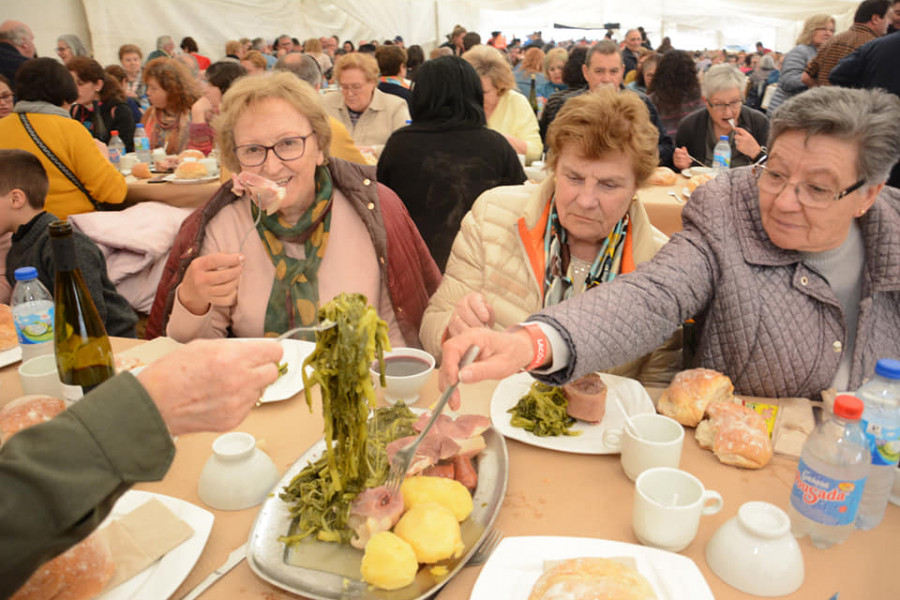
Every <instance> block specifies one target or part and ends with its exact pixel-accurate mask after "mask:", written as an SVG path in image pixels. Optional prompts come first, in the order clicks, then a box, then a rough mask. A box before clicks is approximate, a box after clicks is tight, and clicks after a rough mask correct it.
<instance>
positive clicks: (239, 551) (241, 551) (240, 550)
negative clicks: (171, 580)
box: [181, 544, 247, 600]
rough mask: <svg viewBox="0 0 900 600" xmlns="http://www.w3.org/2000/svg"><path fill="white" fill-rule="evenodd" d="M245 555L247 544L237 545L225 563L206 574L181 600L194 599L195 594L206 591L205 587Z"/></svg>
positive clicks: (234, 565) (215, 580)
mask: <svg viewBox="0 0 900 600" xmlns="http://www.w3.org/2000/svg"><path fill="white" fill-rule="evenodd" d="M246 557H247V544H244V545H243V546H239V547H237V548H235V549H234V550H232V551H231V554H229V555H228V558H227V559H226V560H225V563H224V564H222V566H220V567H219V568H218V569H216V570H215V571H213V572H212V573H210V574H209V575H207V576H206V579H204V580H203V581H201V582H200V583H198V584H197V586H196V587H194V589H192V590H191V591H190V592H188V593H187V594H186V595H185V596H183V597H182V598H181V600H194V598H196V597H197V596H199V595H200V594H202V593H203V592H205V591H206V588H208V587H209V586H211V585H212V584H214V583H215V582H217V581H218V580H219V579H220V578H221V577H222V575H224V574H225V573H227V572H228V571H230V570H232V569H233V568H235V567H236V566H237V565H238V563H239V562H241V561H242V560H244V559H245V558H246Z"/></svg>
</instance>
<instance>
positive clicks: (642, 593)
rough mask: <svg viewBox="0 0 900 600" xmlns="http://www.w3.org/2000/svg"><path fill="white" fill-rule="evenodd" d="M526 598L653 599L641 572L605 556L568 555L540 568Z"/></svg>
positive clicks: (567, 599) (648, 584)
mask: <svg viewBox="0 0 900 600" xmlns="http://www.w3.org/2000/svg"><path fill="white" fill-rule="evenodd" d="M528 600H656V593H655V592H654V591H653V586H651V585H650V582H648V581H647V580H646V579H645V578H644V576H643V575H641V574H640V573H638V571H637V570H636V569H632V568H631V567H628V566H626V565H624V564H622V563H620V562H618V561H615V560H612V559H609V558H572V559H569V560H564V561H562V562H559V563H557V564H555V565H554V566H552V567H550V568H549V569H547V570H545V571H544V574H543V575H541V577H540V579H538V580H537V582H535V584H534V587H532V588H531V595H530V596H528Z"/></svg>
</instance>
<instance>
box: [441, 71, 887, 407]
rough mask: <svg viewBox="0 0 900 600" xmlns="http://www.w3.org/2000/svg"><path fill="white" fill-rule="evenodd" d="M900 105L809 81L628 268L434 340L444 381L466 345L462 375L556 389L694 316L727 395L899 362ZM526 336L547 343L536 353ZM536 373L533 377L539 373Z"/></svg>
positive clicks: (791, 393)
mask: <svg viewBox="0 0 900 600" xmlns="http://www.w3.org/2000/svg"><path fill="white" fill-rule="evenodd" d="M898 139H900V99H898V98H897V97H896V96H893V95H891V94H888V93H886V92H883V91H879V90H849V89H844V88H839V87H821V88H815V89H813V90H810V91H808V92H804V93H803V94H799V95H797V96H795V97H793V98H791V99H790V100H788V101H787V102H785V103H784V104H783V105H781V106H780V107H779V108H778V110H777V111H776V112H775V114H774V115H773V117H772V130H771V134H770V137H769V147H770V152H769V155H768V159H767V160H766V162H765V164H761V165H757V166H755V167H746V168H739V169H733V170H731V171H729V172H727V173H724V174H721V175H719V176H718V177H716V178H715V179H714V180H712V181H711V182H709V183H707V184H706V185H705V186H702V187H700V188H698V189H697V191H696V192H695V193H694V195H693V196H692V198H691V201H690V202H689V203H688V204H687V205H686V206H685V209H684V213H683V219H684V229H683V231H681V232H680V233H677V234H675V235H674V236H673V237H672V239H671V240H670V241H669V243H668V244H667V245H665V246H664V247H663V248H662V249H661V250H660V251H659V252H658V253H657V254H656V256H655V257H654V258H653V259H651V260H650V261H649V262H648V263H646V264H645V265H642V266H640V267H638V269H637V270H636V271H635V272H634V273H630V274H627V275H623V276H621V277H618V278H616V279H615V280H614V281H612V282H609V283H607V284H604V285H601V286H598V287H597V288H595V289H593V290H591V291H589V292H587V293H585V294H581V295H580V296H577V297H575V298H573V299H572V300H570V301H568V302H564V303H562V304H558V305H556V306H552V307H549V308H547V309H546V310H544V311H543V312H541V313H539V314H538V315H533V316H531V317H529V318H528V319H527V321H530V322H533V323H535V324H536V325H535V326H534V327H531V328H526V329H524V330H516V331H514V332H511V333H498V332H486V331H485V330H470V331H469V332H464V333H463V334H461V335H459V336H458V337H457V338H452V339H450V340H449V341H448V342H447V343H446V344H445V345H444V348H443V350H444V362H443V364H444V372H443V373H442V376H441V380H442V385H444V386H446V385H447V384H448V383H450V382H452V381H454V380H456V378H457V372H456V369H455V368H454V366H455V365H456V364H458V362H459V357H460V356H461V354H462V352H463V351H464V350H465V349H466V348H468V346H469V345H470V344H473V343H474V344H477V345H478V346H479V347H480V348H481V349H482V350H481V351H482V355H483V356H485V357H486V359H485V360H484V361H482V362H481V363H480V364H479V363H475V364H474V365H471V366H470V367H467V369H466V370H465V371H464V372H463V374H462V377H460V379H461V380H462V381H465V382H472V381H477V380H480V379H484V378H488V377H503V376H505V375H508V374H511V373H513V372H516V371H517V370H518V369H520V368H521V367H525V366H528V368H530V369H538V370H540V369H547V371H546V372H545V375H541V376H540V377H541V378H542V379H545V380H547V381H550V382H552V383H555V384H559V383H563V382H565V381H568V380H571V379H575V378H578V377H580V376H581V375H583V374H585V373H588V372H591V371H595V370H599V369H604V368H607V367H609V366H611V365H613V364H615V363H617V362H620V361H622V360H627V359H629V358H633V357H635V356H639V355H640V354H641V353H644V352H647V351H648V350H649V349H651V348H653V347H654V346H655V345H656V344H658V343H659V342H660V340H663V339H665V337H666V336H667V335H669V334H670V333H671V332H672V331H673V330H674V329H675V328H676V327H677V326H678V325H679V324H680V323H682V322H683V321H684V320H685V319H688V318H691V317H693V318H695V319H696V322H697V330H698V343H697V348H696V352H695V354H694V364H692V365H689V366H694V367H707V368H710V369H715V370H718V371H721V372H723V373H725V374H726V375H728V376H729V377H731V379H732V381H733V382H734V391H735V393H739V394H746V395H750V396H762V397H806V398H818V397H819V396H820V394H821V392H822V391H823V390H825V389H827V388H836V389H838V390H848V389H849V390H852V389H856V388H857V387H859V385H860V384H861V383H862V381H863V379H864V378H866V377H868V376H870V375H871V374H872V372H873V370H874V368H875V363H876V362H877V361H878V359H880V358H884V357H891V356H893V357H896V356H900V335H898V332H900V192H898V190H897V189H895V188H889V187H885V185H884V182H885V180H886V178H887V175H888V172H889V170H890V168H891V165H893V164H894V163H895V162H896V161H897V158H898V157H900V147H898V145H897V140H898ZM532 335H533V336H534V339H535V340H542V341H544V342H546V343H548V344H549V346H548V351H547V352H545V353H543V355H542V356H538V357H537V358H535V351H534V349H533V346H532ZM542 372H543V371H542Z"/></svg>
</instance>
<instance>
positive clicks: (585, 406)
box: [562, 373, 606, 423]
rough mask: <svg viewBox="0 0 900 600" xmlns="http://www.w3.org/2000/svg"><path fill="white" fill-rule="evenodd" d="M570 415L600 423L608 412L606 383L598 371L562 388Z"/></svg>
mask: <svg viewBox="0 0 900 600" xmlns="http://www.w3.org/2000/svg"><path fill="white" fill-rule="evenodd" d="M562 390H563V394H565V396H566V403H567V404H566V412H567V413H568V414H569V416H570V417H574V418H576V419H581V420H582V421H588V422H590V423H599V422H600V421H602V420H603V416H604V415H605V414H606V384H605V383H603V379H601V378H600V375H599V374H597V373H588V374H587V375H585V376H584V377H582V378H581V379H577V380H575V381H573V382H572V383H569V384H566V385H564V386H563V388H562Z"/></svg>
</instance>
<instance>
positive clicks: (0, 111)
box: [0, 75, 16, 119]
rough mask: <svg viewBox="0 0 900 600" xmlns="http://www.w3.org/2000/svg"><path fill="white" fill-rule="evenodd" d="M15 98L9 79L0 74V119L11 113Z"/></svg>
mask: <svg viewBox="0 0 900 600" xmlns="http://www.w3.org/2000/svg"><path fill="white" fill-rule="evenodd" d="M15 99H16V97H15V94H13V91H12V87H11V86H10V82H9V79H7V78H6V77H4V76H3V75H0V119H2V118H3V117H5V116H7V115H11V114H12V111H13V104H15Z"/></svg>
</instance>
